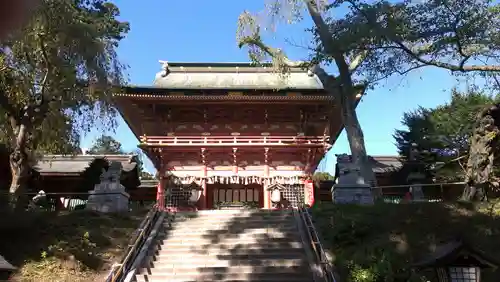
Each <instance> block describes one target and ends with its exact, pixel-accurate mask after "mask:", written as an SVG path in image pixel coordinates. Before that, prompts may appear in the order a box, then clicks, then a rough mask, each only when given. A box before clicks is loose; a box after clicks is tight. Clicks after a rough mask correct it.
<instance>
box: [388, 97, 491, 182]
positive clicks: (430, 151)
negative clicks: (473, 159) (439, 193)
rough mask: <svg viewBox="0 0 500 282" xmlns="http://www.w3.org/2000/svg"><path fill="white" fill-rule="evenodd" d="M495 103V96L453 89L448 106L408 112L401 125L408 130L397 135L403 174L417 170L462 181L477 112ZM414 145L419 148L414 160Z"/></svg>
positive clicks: (429, 176)
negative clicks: (402, 161)
mask: <svg viewBox="0 0 500 282" xmlns="http://www.w3.org/2000/svg"><path fill="white" fill-rule="evenodd" d="M495 101H497V98H496V97H491V96H488V95H486V94H484V93H482V92H479V91H474V90H469V91H467V92H464V93H461V92H459V91H458V90H456V89H453V90H452V93H451V101H450V102H449V103H446V104H443V105H440V106H438V107H436V108H434V109H425V108H422V107H420V108H418V109H417V110H415V111H411V112H408V113H405V114H404V115H403V120H402V123H403V125H404V126H405V127H406V129H404V130H396V131H395V134H394V138H395V139H396V146H397V148H398V151H399V155H400V156H401V157H402V159H403V160H404V161H406V165H405V166H404V167H403V169H402V170H405V172H404V173H403V174H407V173H408V172H409V171H410V170H415V168H417V169H419V170H420V171H421V172H422V173H424V174H426V175H427V177H428V178H429V179H431V178H435V179H436V181H438V182H453V181H462V180H463V179H464V177H465V174H464V173H465V172H464V170H463V168H462V166H465V162H466V160H467V158H466V157H467V155H468V151H469V138H470V137H471V135H472V132H473V129H474V128H473V127H474V124H475V120H476V116H477V113H478V112H480V110H481V109H483V108H484V107H485V106H487V105H490V104H493V103H495ZM412 144H415V145H416V146H414V147H413V148H414V150H415V152H414V153H413V160H412V159H411V157H412V154H411V150H412ZM409 166H412V167H411V168H409ZM431 172H432V173H431ZM403 178H404V177H403ZM403 182H404V181H403Z"/></svg>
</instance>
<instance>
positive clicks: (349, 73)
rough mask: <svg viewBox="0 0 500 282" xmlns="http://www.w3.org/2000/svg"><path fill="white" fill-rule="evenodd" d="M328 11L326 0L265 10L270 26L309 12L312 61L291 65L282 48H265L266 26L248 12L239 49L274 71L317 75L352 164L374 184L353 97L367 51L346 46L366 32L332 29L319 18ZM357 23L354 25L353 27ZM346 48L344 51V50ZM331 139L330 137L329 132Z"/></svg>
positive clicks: (298, 0)
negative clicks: (335, 108) (331, 69)
mask: <svg viewBox="0 0 500 282" xmlns="http://www.w3.org/2000/svg"><path fill="white" fill-rule="evenodd" d="M327 8H328V5H327V3H326V1H315V0H292V1H289V0H276V1H273V2H272V4H271V5H268V6H267V7H266V11H265V14H267V15H269V16H270V17H271V21H272V22H273V23H272V24H273V25H274V24H276V23H278V22H279V21H280V20H281V19H284V18H285V19H286V20H287V21H288V22H289V23H294V22H296V21H297V20H300V19H301V17H302V14H303V12H302V11H303V10H305V11H307V12H308V13H309V16H310V17H311V19H312V20H313V22H314V24H315V32H316V35H317V38H318V40H319V42H321V45H322V47H321V48H315V50H316V51H315V52H314V53H313V54H311V60H310V61H308V62H292V61H290V60H289V58H288V57H287V56H286V54H285V52H284V51H283V50H281V49H277V48H273V47H269V46H267V45H266V44H265V43H264V42H263V41H262V37H261V30H264V29H266V28H267V27H261V26H260V23H259V15H256V14H251V13H249V12H247V11H245V12H243V13H242V14H241V15H240V18H239V22H238V36H237V39H238V42H239V46H240V47H243V46H246V47H248V50H249V55H250V58H251V59H252V60H253V61H255V62H257V63H259V62H261V61H264V60H268V59H271V60H272V62H273V64H274V66H275V68H276V70H277V71H278V72H279V73H281V74H283V75H286V74H287V73H288V71H289V68H290V67H292V66H301V67H304V68H309V69H310V71H311V72H312V73H314V74H316V75H317V76H318V78H319V79H320V80H321V82H322V84H323V86H324V88H325V90H326V91H327V92H328V94H330V95H332V96H334V97H335V100H336V101H338V103H339V104H340V108H341V113H342V121H343V123H344V126H345V130H346V133H347V138H348V140H349V146H350V149H351V154H352V157H353V162H354V163H355V164H356V165H357V166H358V167H359V168H360V172H361V176H362V177H363V178H364V181H365V182H366V183H374V182H375V175H374V174H373V171H372V170H371V167H370V165H369V162H368V156H367V153H366V147H365V141H364V136H363V131H362V129H361V126H360V124H359V120H358V117H357V115H356V111H355V107H356V98H357V97H356V96H357V95H358V94H360V93H359V89H358V88H357V87H356V83H357V80H356V78H355V73H356V70H357V69H358V67H359V66H360V64H361V63H362V62H363V60H364V58H365V56H366V52H364V51H361V52H358V51H357V50H353V49H352V48H350V47H349V45H357V43H358V41H362V40H363V39H362V36H363V35H365V32H364V31H365V30H366V29H365V30H362V29H360V30H359V33H360V36H358V37H353V36H350V37H348V36H347V35H348V34H349V33H350V32H351V31H352V30H351V27H349V26H347V28H346V25H345V24H342V25H340V23H341V22H340V21H339V22H338V23H339V26H338V27H335V26H333V25H332V26H329V25H328V24H327V22H326V21H325V19H324V17H323V16H322V14H321V12H322V11H325V10H326V9H327ZM355 24H356V23H355V22H353V26H354V25H355ZM346 47H347V48H346ZM320 63H326V64H327V65H328V64H330V63H333V64H335V66H336V69H337V73H336V74H329V73H327V72H326V71H325V70H324V69H323V68H322V67H320ZM331 134H332V136H331V138H333V137H334V136H333V134H335V133H333V132H332V133H331Z"/></svg>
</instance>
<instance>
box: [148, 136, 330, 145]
mask: <svg viewBox="0 0 500 282" xmlns="http://www.w3.org/2000/svg"><path fill="white" fill-rule="evenodd" d="M140 139H141V144H142V145H147V146H200V145H201V146H231V145H235V146H255V145H266V146H315V147H316V146H325V145H326V144H327V142H328V137H325V136H175V137H174V136H172V137H170V136H142V137H141V138H140Z"/></svg>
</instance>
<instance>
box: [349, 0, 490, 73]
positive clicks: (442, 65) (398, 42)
mask: <svg viewBox="0 0 500 282" xmlns="http://www.w3.org/2000/svg"><path fill="white" fill-rule="evenodd" d="M346 2H348V3H350V4H351V6H352V7H353V8H354V9H355V10H356V11H357V12H358V13H359V14H360V15H362V16H363V17H364V18H365V19H366V20H367V21H368V23H369V24H370V25H371V26H373V27H374V28H375V29H376V30H377V31H378V32H380V33H381V35H382V36H383V37H385V38H386V39H387V40H389V41H391V42H393V43H394V44H396V45H397V47H398V48H399V49H400V50H402V51H403V52H404V53H406V54H407V55H408V56H410V57H411V58H413V59H414V60H416V61H418V62H420V63H422V64H425V65H428V66H435V67H439V68H444V69H448V70H450V71H460V72H472V71H487V72H494V71H500V65H499V66H496V65H469V66H465V62H466V61H467V60H468V59H469V58H464V59H463V60H461V62H460V63H459V64H458V65H457V64H451V63H445V62H441V61H438V60H433V59H425V58H423V56H422V53H424V52H422V51H423V50H425V49H422V48H420V49H417V50H419V51H416V50H412V48H410V47H408V46H406V44H405V43H403V41H402V40H401V39H399V38H397V37H396V36H394V35H393V34H391V33H390V32H387V31H386V30H385V29H384V28H382V27H381V26H380V25H379V24H378V22H377V20H376V19H374V18H373V16H371V15H369V14H368V13H367V12H366V11H365V10H363V9H361V8H360V6H359V5H358V4H357V3H355V1H353V0H346ZM462 52H463V51H462Z"/></svg>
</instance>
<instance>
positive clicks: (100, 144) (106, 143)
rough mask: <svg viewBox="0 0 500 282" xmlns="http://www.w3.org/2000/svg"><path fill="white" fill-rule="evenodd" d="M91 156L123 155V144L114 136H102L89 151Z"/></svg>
mask: <svg viewBox="0 0 500 282" xmlns="http://www.w3.org/2000/svg"><path fill="white" fill-rule="evenodd" d="M87 153H88V154H90V155H121V154H124V151H123V149H122V144H121V143H120V142H118V141H116V140H115V138H113V137H112V136H109V135H101V136H100V137H99V138H97V139H96V140H95V141H94V143H93V145H92V147H91V148H90V149H89V150H88V151H87Z"/></svg>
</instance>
